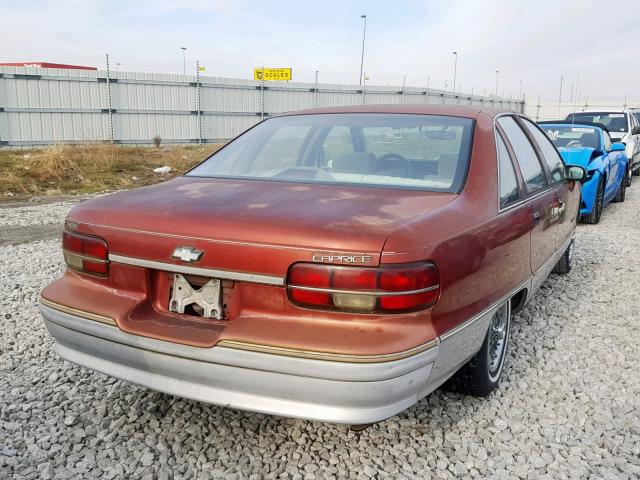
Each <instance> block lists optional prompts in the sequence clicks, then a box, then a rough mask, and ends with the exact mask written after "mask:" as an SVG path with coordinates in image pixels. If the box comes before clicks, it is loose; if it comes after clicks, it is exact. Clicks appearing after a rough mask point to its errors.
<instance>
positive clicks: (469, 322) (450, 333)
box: [440, 278, 531, 342]
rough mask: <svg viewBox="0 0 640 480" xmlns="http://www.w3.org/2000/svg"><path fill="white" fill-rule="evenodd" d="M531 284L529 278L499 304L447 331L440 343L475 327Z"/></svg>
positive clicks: (495, 303)
mask: <svg viewBox="0 0 640 480" xmlns="http://www.w3.org/2000/svg"><path fill="white" fill-rule="evenodd" d="M530 282H531V278H529V279H528V280H526V281H524V282H522V283H521V284H520V285H519V286H517V287H516V288H514V289H513V290H511V291H510V292H509V293H507V294H506V295H504V296H503V297H502V298H500V300H498V301H497V302H494V303H492V304H491V305H490V306H489V307H487V308H485V309H484V310H482V311H481V312H480V313H478V314H476V315H475V316H473V317H471V318H470V319H469V320H467V321H466V322H463V323H461V324H460V325H456V326H455V327H453V328H451V329H449V330H447V331H446V332H444V333H443V334H442V335H440V341H441V342H443V341H444V340H446V339H447V338H449V337H451V336H453V335H455V334H456V333H460V332H461V331H462V330H464V329H465V328H467V327H469V326H471V325H473V324H474V323H475V322H477V321H478V320H480V319H481V318H482V317H483V316H484V315H486V314H487V313H489V312H490V311H491V310H493V309H495V308H497V307H499V306H500V305H502V304H503V303H504V302H505V301H506V300H508V299H510V298H511V297H512V296H513V295H514V294H515V293H517V292H519V291H520V290H522V289H523V288H524V287H525V286H526V285H527V284H529V283H530Z"/></svg>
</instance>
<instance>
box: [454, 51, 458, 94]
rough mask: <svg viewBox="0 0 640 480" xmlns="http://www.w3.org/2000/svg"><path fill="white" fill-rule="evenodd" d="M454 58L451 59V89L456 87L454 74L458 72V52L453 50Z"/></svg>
mask: <svg viewBox="0 0 640 480" xmlns="http://www.w3.org/2000/svg"><path fill="white" fill-rule="evenodd" d="M453 55H454V57H455V58H454V60H453V90H454V91H455V89H456V75H457V73H458V52H453Z"/></svg>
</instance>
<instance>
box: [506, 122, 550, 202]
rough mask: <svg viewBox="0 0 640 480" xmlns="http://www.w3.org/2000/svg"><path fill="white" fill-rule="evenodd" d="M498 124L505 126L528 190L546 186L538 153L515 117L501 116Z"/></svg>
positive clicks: (531, 190)
mask: <svg viewBox="0 0 640 480" xmlns="http://www.w3.org/2000/svg"><path fill="white" fill-rule="evenodd" d="M498 124H499V125H500V126H501V127H502V128H503V130H504V132H505V134H506V135H507V140H509V143H510V144H511V147H512V148H513V151H514V152H515V154H516V160H517V161H518V165H519V166H520V172H522V179H523V180H524V183H525V185H526V187H527V191H528V192H529V193H531V192H535V191H536V190H540V189H541V188H544V187H546V186H547V179H546V177H545V176H544V172H543V171H542V166H541V165H540V161H539V160H538V155H537V154H536V151H535V150H534V148H533V146H532V145H531V143H530V142H529V139H528V138H527V136H526V135H525V133H524V132H523V131H522V129H521V128H520V127H519V126H518V124H517V123H516V121H515V120H514V119H513V117H500V118H498Z"/></svg>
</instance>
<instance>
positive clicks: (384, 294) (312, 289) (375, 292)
mask: <svg viewBox="0 0 640 480" xmlns="http://www.w3.org/2000/svg"><path fill="white" fill-rule="evenodd" d="M288 287H289V288H295V289H296V290H307V291H310V292H324V293H346V294H348V295H374V296H376V297H387V296H396V297H397V296H402V295H413V294H416V293H424V292H431V291H433V290H437V289H438V288H440V285H434V286H432V287H427V288H421V289H419V290H407V291H402V292H388V291H379V290H367V291H362V290H340V289H335V288H318V287H303V286H300V285H288Z"/></svg>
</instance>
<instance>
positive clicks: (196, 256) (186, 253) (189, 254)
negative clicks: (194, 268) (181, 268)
mask: <svg viewBox="0 0 640 480" xmlns="http://www.w3.org/2000/svg"><path fill="white" fill-rule="evenodd" d="M203 253H204V252H203V251H202V250H198V249H196V248H193V247H176V249H175V250H174V251H173V255H171V256H172V257H173V258H175V259H176V260H181V261H183V262H187V263H193V262H197V261H198V260H200V258H202V254H203Z"/></svg>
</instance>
